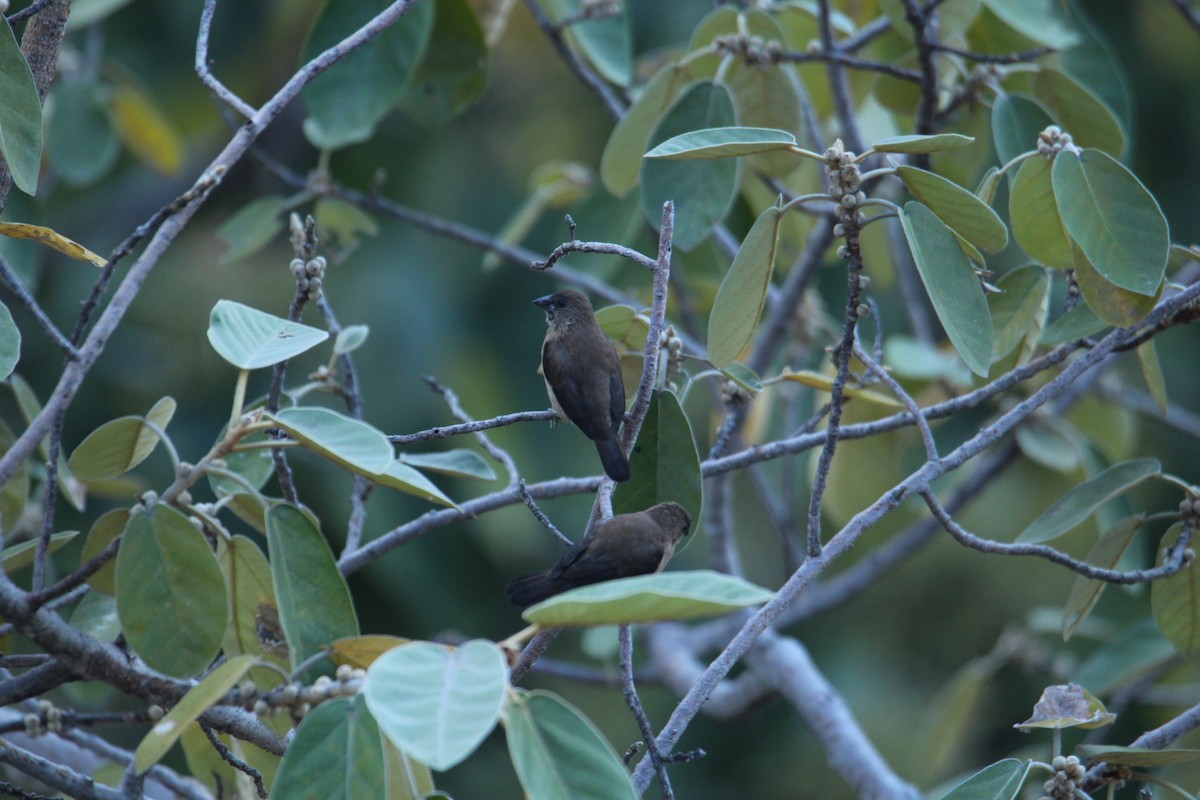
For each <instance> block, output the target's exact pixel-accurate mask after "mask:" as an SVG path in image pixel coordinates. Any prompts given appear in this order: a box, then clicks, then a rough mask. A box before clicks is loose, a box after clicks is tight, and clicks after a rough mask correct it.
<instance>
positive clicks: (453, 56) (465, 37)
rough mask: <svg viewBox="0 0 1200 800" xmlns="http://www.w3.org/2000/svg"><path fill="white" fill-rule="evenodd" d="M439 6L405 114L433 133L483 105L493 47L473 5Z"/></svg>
mask: <svg viewBox="0 0 1200 800" xmlns="http://www.w3.org/2000/svg"><path fill="white" fill-rule="evenodd" d="M424 5H429V4H428V3H425V4H424ZM433 6H434V8H435V9H436V11H435V12H434V15H433V30H432V32H431V33H430V36H429V47H428V48H426V49H425V54H424V57H423V58H422V59H421V61H420V63H418V64H417V67H416V70H415V71H414V72H413V75H412V78H411V79H410V80H409V82H408V85H407V86H406V87H405V90H404V94H403V95H402V96H401V98H400V107H401V108H402V109H404V112H405V113H406V114H408V115H409V116H410V117H412V118H413V119H415V120H416V121H417V122H419V123H421V124H422V125H425V126H428V127H436V126H438V125H441V124H442V123H445V122H449V121H450V120H451V119H453V118H454V117H456V116H458V115H459V114H461V113H462V112H463V111H465V110H466V109H467V108H468V107H469V106H470V105H471V104H472V103H474V102H475V100H476V99H478V97H479V95H480V94H481V93H482V92H483V87H484V85H485V84H486V83H487V60H488V47H487V41H486V40H485V39H484V36H483V31H482V30H481V29H480V27H479V20H478V19H476V18H475V12H474V11H472V10H471V6H470V3H468V2H467V0H435V2H434V4H433Z"/></svg>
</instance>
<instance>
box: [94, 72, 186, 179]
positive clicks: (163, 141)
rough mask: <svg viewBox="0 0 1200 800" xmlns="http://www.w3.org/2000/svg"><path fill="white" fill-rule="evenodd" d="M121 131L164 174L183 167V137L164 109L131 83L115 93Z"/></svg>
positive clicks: (129, 144) (116, 118)
mask: <svg viewBox="0 0 1200 800" xmlns="http://www.w3.org/2000/svg"><path fill="white" fill-rule="evenodd" d="M111 102H112V112H113V120H114V121H115V123H116V126H117V135H118V136H120V137H121V141H123V142H124V143H125V146H126V147H128V148H129V150H130V152H132V153H133V154H134V155H135V156H137V157H138V158H140V159H141V160H142V161H145V162H146V163H147V164H149V165H150V166H151V167H153V168H154V169H155V170H157V171H158V172H161V173H162V174H164V175H174V174H176V173H177V172H179V170H180V168H182V167H183V141H182V140H181V139H180V136H179V133H178V132H177V131H176V130H175V127H174V126H173V125H172V124H171V123H170V121H169V120H168V119H167V118H166V117H165V116H164V115H163V113H162V111H161V110H159V108H158V107H157V106H156V105H154V102H153V101H152V100H151V99H150V98H149V97H148V96H146V95H145V94H143V93H142V92H140V91H138V90H137V89H134V88H133V87H131V86H128V85H125V86H118V87H116V88H115V89H114V90H113V93H112V100H111Z"/></svg>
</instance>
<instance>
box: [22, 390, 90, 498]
mask: <svg viewBox="0 0 1200 800" xmlns="http://www.w3.org/2000/svg"><path fill="white" fill-rule="evenodd" d="M8 385H9V386H10V387H11V388H12V391H13V397H14V398H16V401H17V407H18V408H20V409H21V417H22V418H23V419H24V420H25V422H26V423H29V422H32V421H33V420H34V418H35V417H36V416H37V415H38V414H40V413H41V412H42V404H41V403H40V402H38V399H37V396H36V395H35V394H34V393H33V389H31V388H29V384H28V383H26V382H25V379H24V378H22V377H21V376H20V375H18V374H16V373H15V372H14V373H13V374H12V375H9V376H8ZM38 451H39V452H40V453H41V454H42V458H43V459H46V460H48V459H49V458H50V435H49V434H46V435H45V436H43V437H42V440H41V441H40V442H38ZM58 493H59V494H61V495H62V496H63V497H65V498H66V499H67V502H69V503H70V504H71V506H72V507H73V508H74V509H75V510H76V511H83V504H84V500H85V499H86V498H87V487H86V486H85V485H84V483H83V481H81V480H79V479H78V478H76V477H75V473H74V472H72V471H71V468H70V467H68V466H67V457H66V455H64V454H63V453H62V451H61V450H60V451H59V454H58Z"/></svg>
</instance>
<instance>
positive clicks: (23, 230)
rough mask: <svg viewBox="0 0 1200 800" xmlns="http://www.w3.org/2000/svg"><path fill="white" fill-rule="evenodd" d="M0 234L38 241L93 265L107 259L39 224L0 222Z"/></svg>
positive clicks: (105, 261)
mask: <svg viewBox="0 0 1200 800" xmlns="http://www.w3.org/2000/svg"><path fill="white" fill-rule="evenodd" d="M0 235H2V236H8V237H10V238H13V239H29V240H31V241H34V242H39V243H41V244H44V245H46V247H52V248H54V249H55V250H57V251H58V252H60V253H62V254H63V255H65V256H70V257H71V258H74V259H76V260H77V261H88V262H90V263H91V264H92V265H93V266H97V267H103V266H104V265H105V263H107V259H105V258H104V257H103V256H98V255H96V254H95V253H93V252H92V251H91V250H88V249H87V248H86V247H84V246H83V245H81V244H80V243H79V242H76V241H75V240H73V239H68V238H67V237H66V236H63V235H62V234H61V233H59V232H57V231H55V230H52V229H50V228H43V227H42V226H41V225H29V224H28V223H25V222H0Z"/></svg>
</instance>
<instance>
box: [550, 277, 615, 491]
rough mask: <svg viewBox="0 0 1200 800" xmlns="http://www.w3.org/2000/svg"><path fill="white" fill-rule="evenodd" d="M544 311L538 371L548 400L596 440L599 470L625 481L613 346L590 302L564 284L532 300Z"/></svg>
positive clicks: (561, 413) (562, 415)
mask: <svg viewBox="0 0 1200 800" xmlns="http://www.w3.org/2000/svg"><path fill="white" fill-rule="evenodd" d="M533 302H534V303H535V304H537V305H539V306H541V307H542V308H543V309H544V310H545V312H546V325H547V330H546V339H545V341H544V342H543V344H542V375H543V377H545V379H546V390H547V392H548V393H549V394H550V403H551V404H552V405H553V406H554V410H555V411H557V412H558V415H559V416H561V417H566V418H567V419H569V420H571V422H573V423H575V424H576V425H577V426H578V427H579V430H581V431H583V433H584V435H586V436H587V437H588V438H589V439H591V440H592V441H593V442H595V443H596V451H597V452H598V453H599V454H600V463H601V464H603V465H604V472H605V474H606V475H608V477H610V478H612V479H613V480H614V481H627V480H629V475H630V472H629V461H628V459H626V458H625V454H624V453H623V452H622V451H621V443H620V441H619V440H618V439H617V433H618V432H619V431H620V430H621V420H622V418H623V417H624V416H625V382H624V381H623V380H622V378H621V361H620V359H619V358H618V357H617V348H616V347H615V346H614V345H613V343H612V340H611V339H609V338H608V337H607V336H606V335H605V334H604V331H602V330H601V329H600V325H599V323H597V322H596V315H595V314H594V313H593V312H592V304H591V303H590V302H589V301H588V299H587V298H586V297H584V296H583V295H582V294H580V293H579V292H576V291H574V290H572V289H563V290H561V291H557V292H555V293H554V294H550V295H546V296H545V297H539V298H538V299H537V300H534V301H533Z"/></svg>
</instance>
